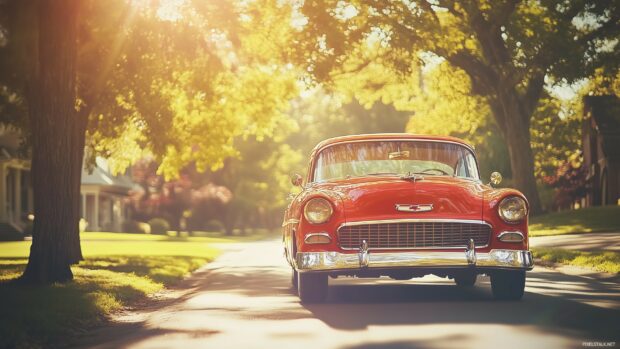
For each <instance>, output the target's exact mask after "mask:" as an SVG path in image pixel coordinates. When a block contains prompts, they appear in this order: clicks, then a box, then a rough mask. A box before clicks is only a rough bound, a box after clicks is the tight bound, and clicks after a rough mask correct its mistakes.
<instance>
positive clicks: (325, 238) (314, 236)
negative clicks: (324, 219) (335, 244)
mask: <svg viewBox="0 0 620 349" xmlns="http://www.w3.org/2000/svg"><path fill="white" fill-rule="evenodd" d="M304 242H305V243H306V244H309V245H319V244H329V243H330V242H332V238H331V237H330V236H329V234H327V233H310V234H306V238H305V239H304Z"/></svg>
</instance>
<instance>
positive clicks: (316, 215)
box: [304, 197, 334, 224]
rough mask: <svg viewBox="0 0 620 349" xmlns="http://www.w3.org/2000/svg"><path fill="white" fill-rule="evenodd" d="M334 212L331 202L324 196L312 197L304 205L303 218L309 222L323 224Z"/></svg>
mask: <svg viewBox="0 0 620 349" xmlns="http://www.w3.org/2000/svg"><path fill="white" fill-rule="evenodd" d="M333 214H334V208H333V206H332V204H331V202H330V201H329V200H327V199H325V198H321V197H317V198H312V199H310V200H308V202H306V204H305V206H304V218H306V221H308V223H310V224H324V223H327V222H328V221H329V219H330V218H331V217H332V215H333Z"/></svg>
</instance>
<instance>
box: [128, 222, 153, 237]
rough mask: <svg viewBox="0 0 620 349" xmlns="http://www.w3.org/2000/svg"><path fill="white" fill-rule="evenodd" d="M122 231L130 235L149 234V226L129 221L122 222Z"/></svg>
mask: <svg viewBox="0 0 620 349" xmlns="http://www.w3.org/2000/svg"><path fill="white" fill-rule="evenodd" d="M122 230H123V232H124V233H130V234H150V233H151V226H150V225H149V224H148V223H144V222H138V221H134V220H129V221H124V222H123V226H122Z"/></svg>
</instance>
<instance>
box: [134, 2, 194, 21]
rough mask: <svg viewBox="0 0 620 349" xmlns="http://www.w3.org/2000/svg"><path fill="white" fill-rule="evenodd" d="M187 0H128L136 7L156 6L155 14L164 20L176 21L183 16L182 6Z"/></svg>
mask: <svg viewBox="0 0 620 349" xmlns="http://www.w3.org/2000/svg"><path fill="white" fill-rule="evenodd" d="M186 2H187V0H160V1H158V2H153V1H152V0H130V3H131V4H132V5H133V6H134V7H136V8H139V9H141V8H146V7H150V6H153V4H154V3H155V4H156V6H157V16H158V17H159V18H160V19H162V20H164V21H178V20H180V19H181V18H183V14H182V11H181V9H182V7H183V6H185V4H186Z"/></svg>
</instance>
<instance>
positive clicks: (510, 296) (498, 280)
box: [491, 270, 525, 301]
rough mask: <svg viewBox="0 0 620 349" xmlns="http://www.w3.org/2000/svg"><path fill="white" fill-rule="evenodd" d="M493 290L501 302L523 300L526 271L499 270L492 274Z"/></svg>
mask: <svg viewBox="0 0 620 349" xmlns="http://www.w3.org/2000/svg"><path fill="white" fill-rule="evenodd" d="M491 290H493V296H494V297H495V299H499V300H509V301H516V300H519V299H521V298H523V292H524V290H525V271H524V270H498V271H496V272H494V273H492V274H491Z"/></svg>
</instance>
